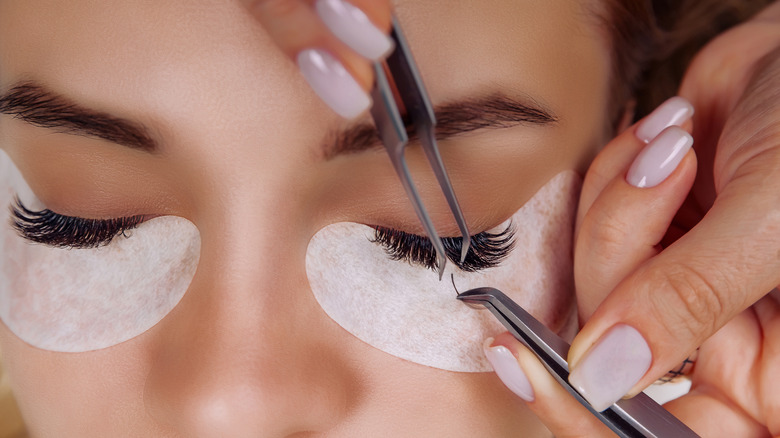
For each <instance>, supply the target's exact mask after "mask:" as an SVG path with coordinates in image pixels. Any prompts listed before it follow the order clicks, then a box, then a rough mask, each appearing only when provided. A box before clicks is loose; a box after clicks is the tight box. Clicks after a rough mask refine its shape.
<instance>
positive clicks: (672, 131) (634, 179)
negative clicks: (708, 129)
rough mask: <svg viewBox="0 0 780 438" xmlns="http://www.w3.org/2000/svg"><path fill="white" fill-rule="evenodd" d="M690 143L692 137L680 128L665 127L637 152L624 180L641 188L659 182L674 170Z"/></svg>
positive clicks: (653, 185) (691, 143)
mask: <svg viewBox="0 0 780 438" xmlns="http://www.w3.org/2000/svg"><path fill="white" fill-rule="evenodd" d="M692 145H693V137H691V135H690V134H688V133H687V132H685V131H684V130H683V129H682V128H680V127H678V126H672V127H669V128H667V129H666V130H665V131H663V132H662V133H661V134H659V135H658V136H657V137H656V138H655V139H654V140H653V141H651V142H650V144H648V145H647V146H645V148H644V149H643V150H642V152H640V153H639V155H638V156H637V157H636V159H635V160H634V162H633V163H632V164H631V168H630V169H629V170H628V174H626V181H628V183H629V184H631V185H632V186H634V187H642V188H645V187H655V186H657V185H658V184H661V183H662V182H663V181H664V180H665V179H666V178H667V177H668V176H669V175H671V174H672V172H674V169H676V168H677V166H678V165H679V164H680V161H682V159H683V157H684V156H685V154H686V153H687V152H688V149H690V148H691V146H692Z"/></svg>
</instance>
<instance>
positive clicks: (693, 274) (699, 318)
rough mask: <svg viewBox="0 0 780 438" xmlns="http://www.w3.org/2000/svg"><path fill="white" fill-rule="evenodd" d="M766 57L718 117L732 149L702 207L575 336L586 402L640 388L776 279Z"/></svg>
mask: <svg viewBox="0 0 780 438" xmlns="http://www.w3.org/2000/svg"><path fill="white" fill-rule="evenodd" d="M773 66H775V67H780V56H778V57H777V58H776V60H775V62H774V63H771V62H769V63H767V66H766V69H762V70H759V72H763V73H765V74H763V75H760V76H758V77H757V79H760V80H756V81H753V83H752V86H751V87H750V88H749V89H750V90H751V93H750V94H746V95H745V96H744V98H743V100H742V101H740V103H739V105H738V106H737V107H736V109H735V111H734V113H733V114H732V116H731V117H730V119H729V120H728V123H727V124H726V127H725V129H724V133H723V135H722V136H721V137H722V138H721V143H722V144H721V145H719V149H722V150H736V151H738V154H734V155H735V157H737V158H738V159H737V158H735V159H732V160H730V161H729V162H730V163H733V169H732V170H731V171H730V172H728V177H724V178H721V179H720V181H721V184H719V185H718V189H719V191H718V193H717V198H716V199H715V201H714V203H713V204H712V207H711V208H710V210H709V211H708V212H707V214H706V215H705V216H704V218H703V219H702V220H701V221H700V222H699V223H698V224H697V225H696V226H695V227H693V228H692V229H691V230H690V231H688V232H687V233H686V234H685V235H683V236H682V237H681V238H679V239H678V240H677V241H676V242H675V243H674V244H672V245H671V246H669V247H667V248H666V249H664V250H663V251H661V252H660V253H659V254H658V255H656V256H654V257H651V258H649V259H648V260H646V261H645V262H644V263H642V264H641V265H639V266H638V267H637V268H636V269H634V270H633V271H632V272H631V273H630V274H629V275H628V276H627V277H625V278H624V279H623V280H622V281H621V282H620V283H618V284H617V286H616V287H615V288H614V290H612V292H611V293H610V294H609V295H608V296H607V298H606V299H605V300H604V302H603V303H602V304H601V305H600V306H599V307H598V308H597V309H596V311H595V312H594V313H593V316H592V317H591V319H590V320H589V321H588V322H587V324H586V325H585V326H584V327H583V329H582V331H581V332H580V333H579V334H578V335H577V337H576V338H575V339H574V342H573V343H572V348H571V349H570V351H569V363H570V366H571V367H572V373H571V375H570V379H569V380H570V381H571V382H572V384H574V385H575V386H576V387H578V389H579V390H581V393H582V394H583V396H585V397H586V398H587V399H588V400H589V401H591V403H592V404H594V406H596V405H599V406H602V405H604V404H606V405H608V404H610V403H612V402H614V401H615V400H617V399H619V398H620V397H622V396H623V395H625V394H628V395H633V394H636V393H638V392H639V391H640V390H641V389H642V388H644V387H646V386H648V385H649V384H651V383H652V382H653V381H655V380H656V379H658V378H659V377H661V376H662V375H664V374H665V373H666V372H667V371H668V370H670V369H673V368H674V367H675V366H676V364H679V363H680V362H682V361H683V359H684V358H685V357H687V356H688V355H689V354H690V353H691V352H692V351H694V350H695V349H696V348H697V347H698V346H699V345H701V344H702V343H703V342H704V340H705V339H707V338H709V337H710V336H711V335H713V334H714V333H715V332H716V331H717V330H718V329H720V328H721V327H722V326H723V325H724V324H725V323H726V322H728V321H729V320H731V319H732V318H733V317H734V316H735V315H736V314H738V313H740V312H742V311H743V310H744V309H746V308H747V307H748V306H750V305H752V304H753V303H755V302H757V301H758V300H759V299H760V298H761V297H763V296H764V295H766V294H767V293H768V292H769V291H770V290H772V289H773V288H775V287H776V286H777V285H778V284H780V251H778V248H780V192H778V190H777V188H778V187H779V186H780V144H779V143H778V142H777V139H778V138H780V137H778V135H780V125H778V124H777V120H778V114H779V112H778V110H777V109H776V108H774V106H773V105H772V104H771V102H776V101H777V100H776V97H777V96H778V94H780V88H778V87H777V82H776V81H777V76H776V75H773V74H769V72H773V71H775V70H772V67H773ZM649 190H652V189H649ZM603 376H610V377H609V378H607V379H604V378H603Z"/></svg>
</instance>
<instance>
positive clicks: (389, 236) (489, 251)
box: [371, 224, 515, 272]
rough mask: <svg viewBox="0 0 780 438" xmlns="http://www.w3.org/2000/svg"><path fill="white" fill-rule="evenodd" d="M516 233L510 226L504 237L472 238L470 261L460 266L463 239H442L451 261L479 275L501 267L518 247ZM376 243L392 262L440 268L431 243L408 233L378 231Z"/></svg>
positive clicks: (496, 234) (494, 234)
mask: <svg viewBox="0 0 780 438" xmlns="http://www.w3.org/2000/svg"><path fill="white" fill-rule="evenodd" d="M514 238H515V230H514V228H513V227H512V224H509V225H508V226H507V227H506V228H505V229H504V230H503V231H501V232H500V233H489V232H482V233H479V234H476V235H474V236H471V248H470V249H469V252H468V254H467V255H466V260H464V261H463V263H460V250H461V248H462V247H463V238H462V237H445V238H443V239H442V242H443V244H444V251H445V252H446V254H447V258H448V259H450V260H451V261H452V262H453V263H455V265H456V266H457V267H458V268H460V269H461V270H463V271H466V272H476V271H481V270H483V269H488V268H492V267H495V266H498V264H499V263H501V262H502V261H503V260H504V259H505V258H506V257H507V256H508V255H509V253H510V252H511V251H512V249H513V248H514V245H515V239H514ZM371 241H372V242H374V243H377V244H379V245H382V246H383V247H384V249H385V252H387V255H388V256H389V257H390V258H391V259H392V260H397V261H406V262H409V263H413V264H418V265H422V266H424V267H426V268H428V269H435V267H436V250H434V249H433V244H432V243H431V240H430V239H428V238H427V237H423V236H418V235H416V234H410V233H405V232H403V231H398V230H393V229H390V228H384V227H374V238H373V239H371Z"/></svg>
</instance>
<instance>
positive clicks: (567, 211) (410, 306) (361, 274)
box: [306, 171, 581, 372]
mask: <svg viewBox="0 0 780 438" xmlns="http://www.w3.org/2000/svg"><path fill="white" fill-rule="evenodd" d="M580 186H581V178H580V177H579V175H577V174H576V173H575V172H573V171H566V172H563V173H560V174H558V175H557V176H555V177H554V178H553V179H551V180H550V181H549V182H548V183H547V184H546V185H545V186H544V187H543V188H542V189H541V190H539V192H537V193H536V195H534V197H533V198H532V199H530V200H529V201H528V202H527V203H526V204H525V205H524V206H523V207H522V208H521V209H520V210H519V211H518V212H517V213H515V214H514V215H513V216H512V219H511V221H512V225H513V226H514V228H515V248H514V250H513V251H512V252H511V254H510V255H509V256H508V257H507V258H506V259H505V260H504V261H503V262H502V263H501V264H500V265H499V266H497V267H494V268H490V269H486V270H484V271H481V272H475V273H467V272H463V271H460V270H458V269H457V268H452V267H451V266H452V263H450V264H448V271H446V272H445V276H444V280H443V281H439V279H438V275H437V274H435V273H434V272H432V271H430V270H427V269H425V268H423V267H420V266H417V265H410V264H408V263H403V262H396V261H391V260H390V259H389V258H388V256H387V254H386V253H385V251H384V249H383V248H382V247H381V246H379V245H378V244H376V243H373V242H372V241H371V239H372V238H373V236H374V230H373V228H371V227H367V226H365V225H360V224H355V223H337V224H333V225H329V226H327V227H325V228H323V229H322V230H320V231H319V232H318V233H317V234H316V235H315V236H314V237H313V238H312V240H311V241H310V242H309V247H308V250H307V253H306V273H307V276H308V279H309V284H310V286H311V290H312V292H313V293H314V296H315V298H316V299H317V301H318V302H319V304H320V305H321V306H322V308H323V310H324V311H325V313H327V314H328V315H329V316H330V317H331V318H332V319H333V320H334V321H335V322H336V323H338V324H339V325H340V326H341V327H343V328H344V329H345V330H347V331H348V332H350V333H351V334H353V335H354V336H356V337H358V338H359V339H361V340H363V341H364V342H366V343H368V344H369V345H371V346H373V347H375V348H378V349H380V350H382V351H384V352H386V353H389V354H392V355H393V356H397V357H400V358H403V359H406V360H409V361H412V362H416V363H419V364H422V365H428V366H431V367H435V368H441V369H444V370H450V371H462V372H481V371H490V370H491V367H490V364H489V363H488V362H487V360H486V359H485V358H484V355H483V353H482V342H483V341H484V339H485V338H487V337H488V336H494V335H496V334H498V333H500V332H502V331H504V330H505V329H504V328H503V326H501V325H500V324H499V323H498V322H497V321H496V320H495V318H494V317H493V316H492V315H491V314H490V313H489V312H488V311H487V310H475V309H473V308H470V307H468V306H467V305H465V304H464V303H462V302H460V301H458V300H456V299H455V296H456V293H455V290H454V289H453V286H452V284H451V282H450V273H454V275H455V284H456V285H457V286H458V288H459V289H460V291H461V292H462V291H464V290H466V289H470V288H474V287H481V286H491V287H495V288H498V289H500V290H501V291H503V292H504V293H505V294H507V295H508V296H509V297H511V298H512V299H513V300H515V301H516V302H517V303H518V304H520V305H521V306H522V307H523V308H525V309H526V310H528V311H529V312H530V313H531V314H533V315H534V316H535V317H536V318H538V319H539V320H541V321H542V322H543V323H545V324H547V325H548V326H551V327H552V328H553V329H557V330H558V331H559V332H560V331H564V332H565V331H566V330H573V329H574V328H575V327H574V324H573V323H574V322H576V321H575V320H574V318H573V315H574V281H573V271H572V233H573V227H574V217H575V211H576V206H577V197H578V196H579V191H580ZM564 335H565V336H570V335H572V333H564Z"/></svg>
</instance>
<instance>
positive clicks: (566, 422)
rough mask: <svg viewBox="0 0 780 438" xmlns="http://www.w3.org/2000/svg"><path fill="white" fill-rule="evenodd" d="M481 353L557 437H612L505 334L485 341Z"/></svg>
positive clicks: (545, 370)
mask: <svg viewBox="0 0 780 438" xmlns="http://www.w3.org/2000/svg"><path fill="white" fill-rule="evenodd" d="M484 349H485V356H486V357H487V359H488V361H490V363H491V365H492V366H493V369H494V370H495V372H496V375H497V376H498V377H499V379H501V381H502V382H503V383H504V385H505V386H506V387H507V388H508V389H509V390H511V391H512V392H513V393H514V394H515V395H516V396H518V397H519V398H521V399H522V400H524V401H525V402H526V405H527V406H528V408H529V409H530V410H531V411H532V412H533V413H534V414H536V416H537V417H539V419H540V420H541V421H542V423H544V425H545V426H547V428H548V429H550V432H552V434H553V435H554V436H555V437H558V438H567V437H569V438H573V437H613V436H615V435H614V433H613V432H611V431H610V430H609V429H608V428H607V426H605V425H604V424H602V423H601V422H600V421H599V420H598V419H597V418H596V417H595V416H593V415H592V414H591V413H590V412H589V411H588V410H587V409H586V408H585V407H584V406H582V405H581V404H580V403H579V402H577V400H575V399H574V397H572V396H571V395H569V393H568V392H566V390H565V389H564V388H563V386H561V385H559V384H558V382H556V381H555V379H554V378H553V377H552V375H551V374H550V372H549V371H547V369H546V368H545V367H544V365H542V363H541V362H540V361H539V359H538V358H537V357H536V356H535V355H534V354H533V353H532V352H531V351H530V350H529V349H528V348H526V347H525V346H524V345H523V344H521V343H520V342H519V341H518V340H516V339H515V338H514V337H513V336H512V335H510V334H509V333H506V332H505V333H502V334H500V335H498V336H496V338H495V339H493V338H488V339H487V340H486V341H485V347H484Z"/></svg>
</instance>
